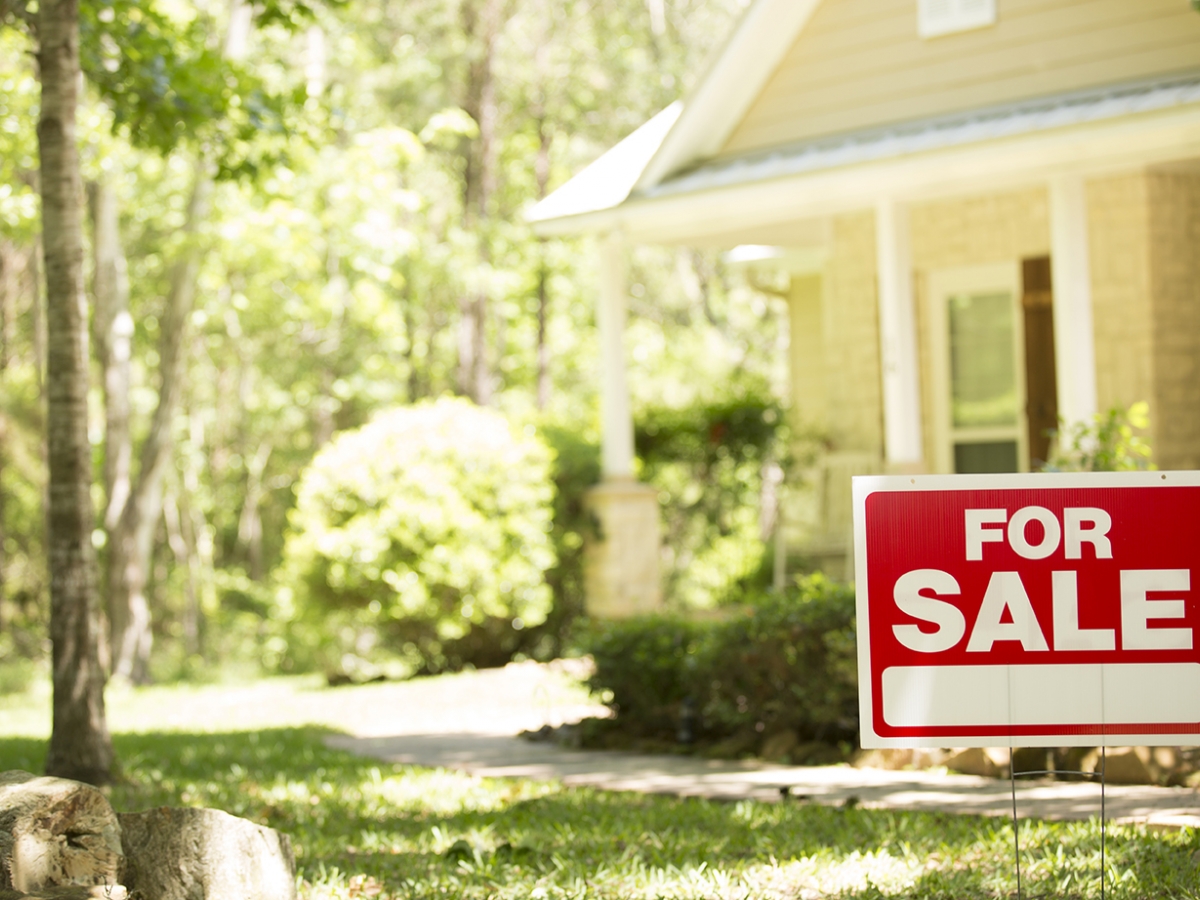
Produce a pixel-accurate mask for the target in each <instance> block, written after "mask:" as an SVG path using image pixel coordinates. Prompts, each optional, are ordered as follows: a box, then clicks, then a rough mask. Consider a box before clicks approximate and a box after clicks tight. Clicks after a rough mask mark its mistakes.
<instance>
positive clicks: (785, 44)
mask: <svg viewBox="0 0 1200 900" xmlns="http://www.w3.org/2000/svg"><path fill="white" fill-rule="evenodd" d="M819 5H821V0H757V2H756V3H754V5H753V6H751V7H750V8H749V9H748V10H747V11H746V13H745V15H743V16H742V18H741V20H740V21H739V22H738V25H737V28H736V29H734V32H733V34H732V36H731V37H730V39H729V40H728V41H727V42H726V44H725V46H724V47H723V48H722V49H721V50H720V52H719V53H717V55H716V57H715V59H714V61H713V63H712V64H711V65H710V66H709V67H708V69H707V70H706V72H705V74H704V77H703V78H702V79H701V81H700V83H699V84H698V85H697V86H696V89H695V90H693V91H692V93H691V95H690V96H689V97H688V98H687V100H686V101H685V102H684V108H683V113H682V114H681V115H680V117H679V121H678V122H677V123H676V124H675V127H674V128H672V129H671V131H670V133H669V134H667V136H666V138H665V139H664V141H663V143H662V146H661V147H660V148H659V150H658V152H657V153H656V154H655V155H654V157H653V158H652V159H651V160H650V162H649V164H648V165H647V166H646V169H645V171H644V172H642V174H641V177H640V178H639V179H638V181H637V185H636V189H637V190H645V189H647V188H650V187H653V186H654V185H656V184H658V183H659V182H660V181H662V180H663V179H664V178H667V177H669V176H670V175H672V174H674V173H676V172H678V171H679V170H680V169H684V168H687V167H688V166H689V165H691V164H693V163H695V162H697V161H698V160H703V159H708V158H710V157H712V156H714V155H716V153H717V152H718V151H719V150H720V149H721V147H722V146H723V145H724V144H725V143H726V141H727V140H728V139H729V136H730V134H732V133H733V131H734V129H735V128H736V127H737V125H738V123H739V122H740V121H741V120H742V118H743V117H744V116H745V114H746V111H747V110H748V109H749V108H750V107H751V104H753V103H754V101H755V100H756V99H757V97H758V95H759V92H760V91H761V90H762V89H763V85H765V84H766V83H767V81H768V79H770V78H771V76H772V74H773V73H774V71H775V69H776V67H777V66H778V65H779V62H780V60H781V59H783V58H784V55H785V54H786V53H787V52H788V51H789V50H790V49H791V48H792V47H793V45H794V44H795V41H796V36H797V35H798V34H799V33H800V32H801V31H802V30H803V28H804V26H805V24H806V23H807V22H808V20H809V18H810V17H811V16H812V14H813V12H814V11H815V10H816V8H817V7H818V6H819Z"/></svg>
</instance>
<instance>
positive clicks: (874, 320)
mask: <svg viewBox="0 0 1200 900" xmlns="http://www.w3.org/2000/svg"><path fill="white" fill-rule="evenodd" d="M832 231H833V245H832V251H831V253H830V258H829V263H828V266H827V268H826V285H825V298H826V302H825V314H826V324H825V328H826V332H825V333H826V334H828V335H837V336H838V337H837V340H831V341H830V342H828V343H827V344H826V348H825V364H826V373H827V374H826V378H827V384H828V386H829V387H828V408H829V409H830V410H836V411H837V412H836V415H835V416H832V417H831V418H830V420H829V422H828V423H827V433H828V438H829V443H830V446H831V447H832V448H833V449H835V450H850V451H856V452H867V453H871V454H874V455H876V456H881V455H882V452H883V396H882V374H881V372H880V368H879V310H878V301H877V300H876V296H877V295H876V286H875V216H874V214H873V213H870V212H864V213H859V214H855V215H844V216H837V217H835V218H834V220H833V224H832Z"/></svg>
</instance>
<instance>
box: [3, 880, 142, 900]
mask: <svg viewBox="0 0 1200 900" xmlns="http://www.w3.org/2000/svg"><path fill="white" fill-rule="evenodd" d="M128 896H129V894H128V893H127V892H126V890H125V888H124V887H122V886H121V885H119V884H109V885H96V884H94V885H92V886H91V887H85V886H83V885H75V886H74V887H47V888H42V889H41V890H37V891H34V892H33V893H32V894H23V893H21V892H20V891H0V900H126V898H127V897H128Z"/></svg>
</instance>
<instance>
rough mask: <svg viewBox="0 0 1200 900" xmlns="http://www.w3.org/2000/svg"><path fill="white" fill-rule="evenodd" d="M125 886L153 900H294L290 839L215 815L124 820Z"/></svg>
mask: <svg viewBox="0 0 1200 900" xmlns="http://www.w3.org/2000/svg"><path fill="white" fill-rule="evenodd" d="M118 818H119V820H120V823H121V834H122V844H123V846H124V849H125V860H126V870H125V879H124V883H125V886H126V887H127V888H128V889H129V891H130V893H131V894H134V895H135V896H141V897H146V898H153V900H235V898H236V900H296V862H295V857H294V856H293V854H292V844H291V841H290V840H289V838H288V836H287V835H285V834H281V833H280V832H278V831H275V830H273V829H271V828H265V827H263V826H261V825H256V824H254V823H253V822H250V821H247V820H246V819H239V818H238V817H237V816H231V815H229V813H226V812H221V811H220V810H216V809H172V808H169V807H165V806H164V807H160V808H159V809H151V810H147V811H146V812H139V813H121V814H120V816H119V817H118Z"/></svg>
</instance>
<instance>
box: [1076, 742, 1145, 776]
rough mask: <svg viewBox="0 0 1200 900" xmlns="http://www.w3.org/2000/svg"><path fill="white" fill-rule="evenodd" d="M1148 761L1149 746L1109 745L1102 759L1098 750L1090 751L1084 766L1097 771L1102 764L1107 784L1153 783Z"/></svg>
mask: <svg viewBox="0 0 1200 900" xmlns="http://www.w3.org/2000/svg"><path fill="white" fill-rule="evenodd" d="M1149 763H1150V748H1149V747H1116V748H1113V747H1110V748H1109V749H1108V752H1107V753H1105V754H1104V757H1103V759H1102V758H1101V756H1100V751H1099V750H1093V751H1091V752H1090V753H1089V754H1088V756H1087V758H1086V759H1085V761H1084V768H1085V769H1087V770H1089V771H1092V772H1099V771H1100V769H1101V767H1102V766H1103V769H1104V780H1105V781H1106V782H1108V783H1109V784H1154V775H1153V773H1152V772H1151V771H1150V765H1149Z"/></svg>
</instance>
